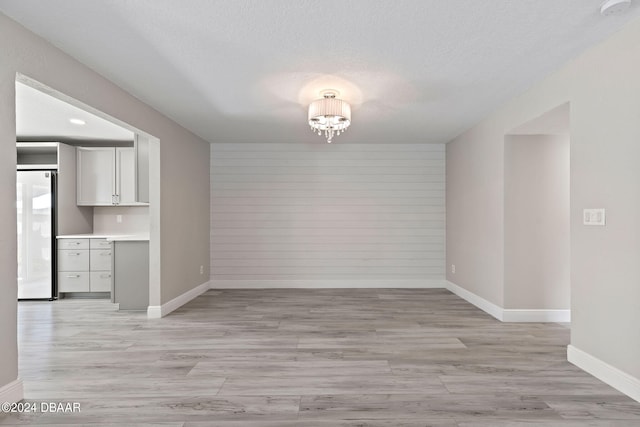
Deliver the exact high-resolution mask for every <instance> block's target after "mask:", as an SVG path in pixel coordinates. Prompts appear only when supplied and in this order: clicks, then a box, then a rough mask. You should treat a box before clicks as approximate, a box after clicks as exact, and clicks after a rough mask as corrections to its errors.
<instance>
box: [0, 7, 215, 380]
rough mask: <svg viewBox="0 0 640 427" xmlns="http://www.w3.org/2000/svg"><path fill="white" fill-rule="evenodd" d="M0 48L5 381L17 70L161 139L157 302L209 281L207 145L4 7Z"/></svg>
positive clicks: (12, 285)
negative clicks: (12, 16)
mask: <svg viewBox="0 0 640 427" xmlns="http://www.w3.org/2000/svg"><path fill="white" fill-rule="evenodd" d="M0 52H2V61H0V222H2V224H4V226H3V227H0V295H2V298H0V343H2V345H0V362H2V363H0V387H2V386H3V385H5V384H7V383H10V382H11V381H14V380H15V379H16V377H17V374H18V364H17V344H16V343H17V341H16V308H17V303H16V297H17V285H16V282H17V280H16V275H17V273H16V269H17V267H16V265H17V261H16V258H17V256H16V225H15V224H16V213H15V197H16V196H15V191H16V190H15V188H16V187H15V186H16V172H15V169H16V168H15V166H16V147H15V142H16V134H15V78H16V73H22V74H25V75H27V76H29V77H31V78H33V79H35V80H37V81H39V82H41V83H43V84H45V85H48V86H50V87H52V88H54V89H56V90H58V91H60V92H62V93H65V94H67V95H69V96H71V97H73V98H75V99H77V100H79V101H81V102H84V103H86V104H88V105H90V106H92V107H95V108H97V109H98V110H101V111H103V112H105V113H107V114H109V115H111V116H112V117H115V118H118V119H120V120H122V121H124V122H127V123H129V124H131V125H132V126H135V127H137V128H139V129H141V130H143V131H145V132H148V133H149V134H151V135H154V136H156V137H158V138H159V139H160V141H161V142H160V146H161V149H160V176H161V178H160V183H159V185H160V189H161V192H162V194H161V197H160V203H159V216H160V234H159V238H156V239H155V240H152V242H151V244H152V245H160V247H159V251H160V257H161V260H162V265H161V272H160V278H159V281H160V284H161V290H160V295H156V297H155V298H156V300H155V301H151V303H152V304H161V303H164V302H167V301H169V300H171V299H172V298H174V297H176V296H177V295H180V294H182V293H184V292H186V291H188V290H190V289H192V288H194V287H196V286H197V285H199V284H201V283H203V282H206V281H207V278H208V275H209V272H208V265H209V234H208V233H207V231H206V230H208V227H209V182H208V176H209V144H208V143H207V142H205V141H203V140H202V139H200V138H198V137H196V136H195V135H193V134H192V133H190V132H188V131H186V130H185V129H184V128H182V127H180V126H178V125H177V124H176V123H174V122H173V121H171V120H169V119H167V118H166V117H164V116H162V115H161V114H160V113H158V112H157V111H155V110H153V109H152V108H150V107H148V106H147V105H145V104H143V103H142V102H140V101H139V100H138V99H136V98H134V97H133V96H131V95H129V94H128V93H126V92H125V91H123V90H122V89H120V88H119V87H117V86H116V85H114V84H113V83H111V82H110V81H108V80H107V79H105V78H104V77H102V76H100V75H99V74H97V73H95V72H94V71H92V70H90V69H89V68H87V67H85V66H84V65H82V64H81V63H79V62H77V61H76V60H74V59H73V58H71V57H70V56H68V55H66V54H64V53H63V52H61V51H60V50H58V49H57V48H55V47H53V46H52V45H50V44H49V43H47V42H46V41H44V40H42V39H41V38H40V37H38V36H36V35H35V34H33V33H31V32H29V31H27V30H26V29H24V28H23V27H22V26H20V25H19V24H17V23H15V22H14V21H12V20H10V19H9V18H7V17H6V16H5V15H2V14H0ZM156 208H157V206H156ZM152 209H153V207H152ZM152 217H153V215H152ZM185 218H187V219H188V220H185ZM153 250H154V249H153V248H152V251H153ZM200 265H203V266H204V268H205V272H204V275H200V274H199V266H200Z"/></svg>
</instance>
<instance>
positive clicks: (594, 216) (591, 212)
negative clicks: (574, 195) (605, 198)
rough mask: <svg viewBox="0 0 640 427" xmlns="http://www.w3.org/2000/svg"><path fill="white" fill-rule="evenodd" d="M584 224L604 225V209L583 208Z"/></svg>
mask: <svg viewBox="0 0 640 427" xmlns="http://www.w3.org/2000/svg"><path fill="white" fill-rule="evenodd" d="M582 220H583V224H584V225H605V223H606V215H605V210H604V209H584V210H583V211H582Z"/></svg>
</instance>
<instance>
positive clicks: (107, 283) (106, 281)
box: [89, 271, 111, 292]
mask: <svg viewBox="0 0 640 427" xmlns="http://www.w3.org/2000/svg"><path fill="white" fill-rule="evenodd" d="M89 289H90V290H91V292H111V272H110V271H92V272H91V283H90V284H89Z"/></svg>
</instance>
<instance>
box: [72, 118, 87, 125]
mask: <svg viewBox="0 0 640 427" xmlns="http://www.w3.org/2000/svg"><path fill="white" fill-rule="evenodd" d="M69 123H73V124H74V125H78V126H82V125H86V124H87V122H85V121H84V120H82V119H69Z"/></svg>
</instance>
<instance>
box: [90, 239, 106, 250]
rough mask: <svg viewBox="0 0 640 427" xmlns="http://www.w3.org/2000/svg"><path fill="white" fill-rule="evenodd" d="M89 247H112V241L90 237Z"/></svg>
mask: <svg viewBox="0 0 640 427" xmlns="http://www.w3.org/2000/svg"><path fill="white" fill-rule="evenodd" d="M89 248H90V249H111V242H108V241H107V240H106V239H90V240H89Z"/></svg>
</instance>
